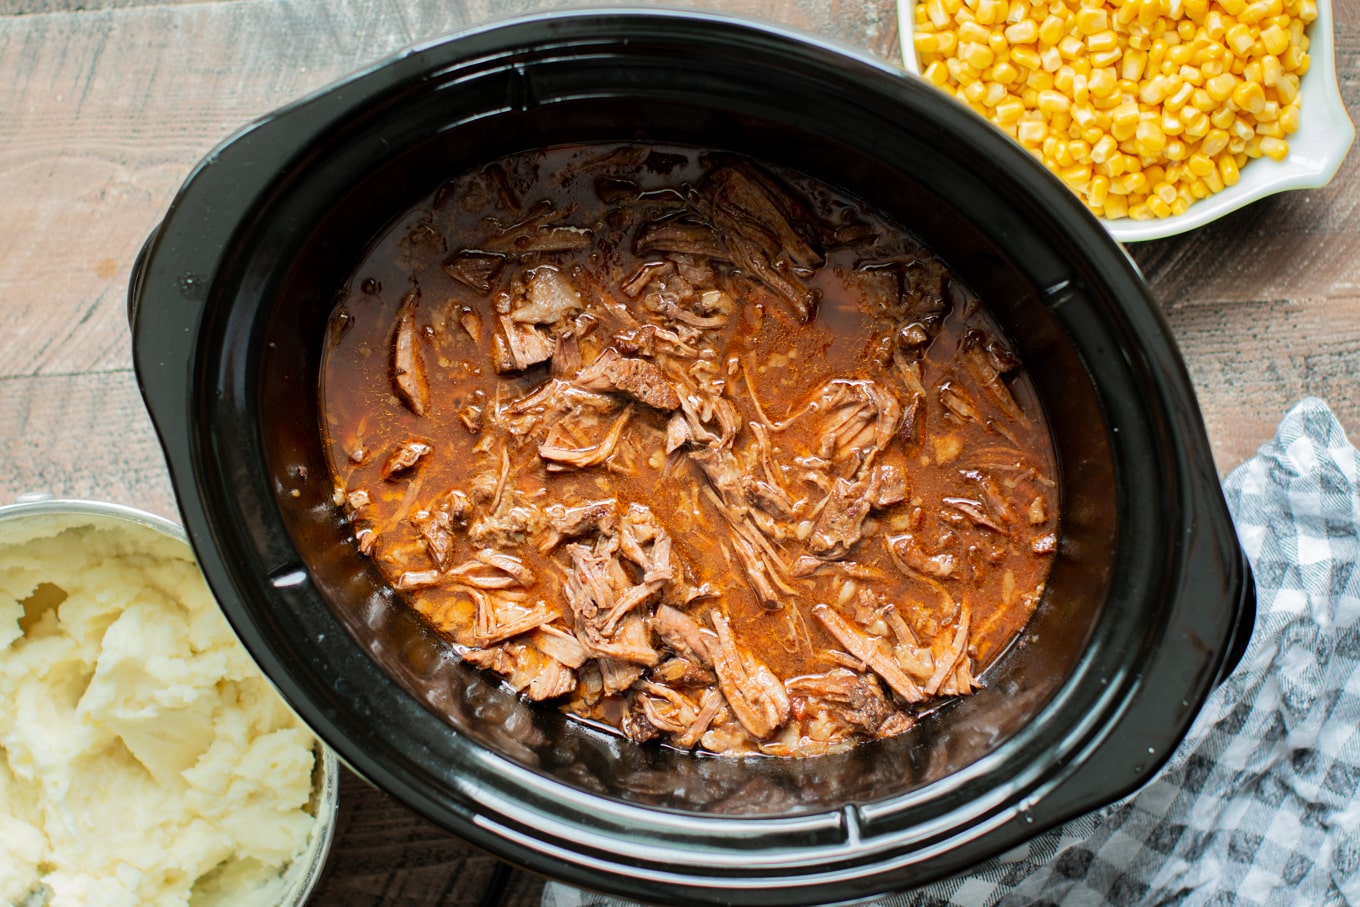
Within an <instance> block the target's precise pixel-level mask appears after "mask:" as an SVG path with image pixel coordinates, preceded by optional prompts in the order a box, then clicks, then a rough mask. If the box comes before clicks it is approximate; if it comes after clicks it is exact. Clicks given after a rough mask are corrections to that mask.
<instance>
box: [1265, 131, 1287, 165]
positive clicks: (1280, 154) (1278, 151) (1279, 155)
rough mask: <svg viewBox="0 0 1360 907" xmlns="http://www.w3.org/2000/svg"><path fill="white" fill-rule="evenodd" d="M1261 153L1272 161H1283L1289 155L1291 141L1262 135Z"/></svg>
mask: <svg viewBox="0 0 1360 907" xmlns="http://www.w3.org/2000/svg"><path fill="white" fill-rule="evenodd" d="M1261 153H1262V154H1264V155H1265V156H1266V157H1268V158H1270V159H1271V160H1272V161H1282V160H1284V159H1285V158H1286V157H1288V156H1289V143H1288V142H1286V141H1285V140H1284V139H1277V138H1273V137H1271V136H1262V138H1261Z"/></svg>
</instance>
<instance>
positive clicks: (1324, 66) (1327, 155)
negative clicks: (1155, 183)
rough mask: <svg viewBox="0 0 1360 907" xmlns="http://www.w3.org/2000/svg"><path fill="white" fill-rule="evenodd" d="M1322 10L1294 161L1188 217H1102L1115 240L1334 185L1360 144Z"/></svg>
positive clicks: (1162, 233)
mask: <svg viewBox="0 0 1360 907" xmlns="http://www.w3.org/2000/svg"><path fill="white" fill-rule="evenodd" d="M915 5H916V3H915V0H898V2H897V19H898V32H899V35H900V38H901V42H902V60H903V62H904V64H905V66H906V68H907V70H908V71H909V72H910V73H912V74H913V75H916V76H919V75H920V66H919V63H918V61H917V59H916V49H915V44H914V43H913V37H912V36H913V33H914V26H915V21H916V20H915V16H914V8H915ZM1317 9H1318V15H1317V19H1316V20H1314V21H1313V23H1312V24H1311V25H1309V26H1308V37H1309V39H1310V40H1309V47H1308V54H1309V57H1310V58H1311V60H1310V63H1309V69H1308V72H1307V73H1305V74H1304V76H1303V79H1302V80H1301V81H1300V83H1299V90H1300V94H1301V97H1302V99H1301V101H1300V107H1299V130H1298V132H1296V133H1295V134H1294V135H1291V136H1290V137H1289V155H1288V157H1286V158H1285V159H1284V160H1283V161H1272V160H1269V159H1267V158H1259V159H1257V160H1254V161H1249V162H1248V163H1247V165H1246V166H1245V167H1243V168H1242V178H1241V179H1240V180H1238V182H1237V185H1235V186H1230V187H1228V188H1226V189H1224V190H1223V191H1222V192H1218V193H1215V194H1213V195H1210V196H1209V197H1208V198H1204V199H1200V200H1199V201H1197V202H1195V203H1194V204H1193V205H1191V206H1190V208H1189V209H1188V210H1187V211H1186V212H1185V213H1184V214H1178V215H1173V216H1171V217H1162V218H1155V219H1153V220H1130V219H1128V218H1121V219H1119V220H1106V219H1105V218H1103V217H1102V218H1098V220H1100V222H1101V223H1102V224H1104V225H1105V229H1106V230H1108V231H1109V232H1110V235H1111V236H1113V237H1114V238H1115V239H1116V240H1118V241H1119V242H1125V243H1127V242H1142V241H1144V240H1149V239H1163V238H1165V237H1168V236H1175V235H1177V234H1179V233H1184V232H1186V231H1187V230H1193V229H1195V228H1197V227H1202V226H1204V225H1205V224H1207V223H1210V222H1211V221H1215V220H1218V219H1219V218H1220V217H1222V216H1223V215H1225V214H1228V213H1230V212H1232V211H1236V210H1237V209H1239V208H1243V207H1246V206H1247V205H1249V204H1251V203H1252V202H1254V201H1258V200H1259V199H1262V198H1265V197H1266V196H1268V195H1274V194H1275V193H1277V192H1287V191H1289V190H1291V189H1317V188H1319V187H1321V186H1325V185H1326V184H1327V183H1328V182H1330V181H1331V179H1332V177H1333V176H1335V175H1336V171H1337V169H1338V168H1339V167H1340V166H1341V162H1342V161H1343V160H1344V159H1345V157H1346V152H1347V151H1348V150H1349V149H1350V147H1351V143H1352V142H1353V141H1354V140H1355V126H1354V125H1353V124H1352V123H1351V119H1350V116H1349V115H1348V114H1347V113H1346V106H1345V104H1343V103H1342V101H1341V93H1340V91H1339V90H1338V88H1337V82H1336V53H1335V50H1334V48H1333V38H1332V35H1333V31H1332V4H1331V0H1317Z"/></svg>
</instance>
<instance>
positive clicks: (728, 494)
mask: <svg viewBox="0 0 1360 907" xmlns="http://www.w3.org/2000/svg"><path fill="white" fill-rule="evenodd" d="M985 302H986V301H985V300H978V299H976V297H975V296H974V295H973V294H972V293H971V292H970V291H969V290H968V289H967V288H966V287H964V286H963V285H962V284H961V283H959V282H958V281H957V280H956V279H955V278H954V277H953V275H951V273H950V272H949V270H948V268H947V267H946V265H945V264H944V263H943V262H941V261H939V260H938V259H936V258H935V257H934V256H932V255H931V253H930V252H929V251H928V250H926V249H925V248H923V247H922V246H921V244H920V243H919V242H918V241H917V240H916V239H915V238H914V237H913V236H912V235H911V234H910V233H909V232H907V231H906V230H904V229H902V228H901V227H900V226H898V225H895V224H893V223H891V222H889V221H888V220H886V219H885V218H883V217H882V216H881V215H879V214H877V213H876V212H875V211H874V210H873V209H872V208H870V207H868V206H867V205H865V204H864V203H862V202H859V201H857V200H855V199H851V198H847V197H844V196H842V195H840V194H837V193H836V192H835V191H833V190H832V189H830V188H829V187H827V186H825V185H823V184H820V183H816V182H814V181H811V180H809V179H806V178H804V177H801V176H799V175H797V174H792V173H786V172H777V171H774V170H772V169H769V168H764V167H762V166H761V165H759V164H758V163H755V162H751V161H749V160H744V159H741V158H737V157H734V156H730V155H723V154H716V153H707V152H700V151H696V150H693V149H686V148H652V147H644V146H622V147H613V146H611V147H594V146H573V147H567V148H556V149H549V150H547V151H544V152H537V153H533V154H526V155H520V156H517V157H513V158H509V159H506V160H504V161H500V162H497V163H495V164H493V165H489V166H487V167H485V168H482V169H479V170H477V171H474V172H472V173H468V174H463V175H461V176H459V177H458V178H456V179H453V180H451V181H449V182H448V183H446V184H444V185H443V186H441V187H440V188H439V189H438V190H437V191H436V192H434V193H433V194H432V195H431V196H430V197H429V198H428V199H427V200H425V201H424V202H423V203H422V204H420V205H418V206H417V207H416V208H414V209H413V210H412V211H410V212H409V213H408V214H407V215H406V216H404V217H403V218H402V219H401V220H400V221H399V222H398V223H396V224H395V225H393V226H392V227H391V228H390V229H389V230H388V231H387V232H386V233H385V234H384V235H383V236H382V237H381V239H380V240H379V241H378V242H376V243H375V245H374V246H373V248H372V250H371V252H370V254H369V255H368V256H367V257H366V259H365V260H364V261H363V262H362V263H360V265H359V266H358V267H357V268H356V269H354V271H353V272H352V274H351V275H350V278H349V280H348V282H347V284H346V290H345V293H344V295H343V298H342V299H341V301H340V302H339V303H338V305H337V308H336V310H335V312H334V315H333V317H332V320H331V324H330V328H329V330H330V334H329V336H328V338H327V346H326V357H325V362H324V367H323V377H322V386H321V389H320V393H321V403H322V412H323V417H324V420H325V423H324V425H323V426H322V430H323V431H324V433H325V436H326V439H327V443H328V450H329V455H330V460H331V464H332V468H333V473H334V478H335V482H336V500H337V501H338V502H341V503H343V504H344V506H345V507H346V509H347V511H348V512H349V513H350V516H351V520H352V523H353V526H354V528H355V538H356V542H357V546H358V548H359V550H360V551H361V552H362V553H363V555H364V556H367V557H370V558H372V559H373V561H374V563H375V564H376V565H377V567H378V568H379V570H380V571H381V572H382V574H383V575H384V576H385V577H386V578H387V579H388V581H389V582H390V583H392V585H393V586H394V587H395V588H396V589H397V590H398V591H399V592H400V593H401V595H402V596H403V598H404V600H405V601H407V602H408V603H409V604H410V606H411V607H413V608H414V609H416V610H417V611H418V612H419V613H420V614H421V615H422V616H423V617H424V618H425V620H426V621H427V622H428V623H429V624H430V626H431V627H432V628H433V629H434V630H436V631H437V632H438V633H440V634H441V635H442V636H444V637H445V638H446V639H447V640H448V641H449V642H450V643H451V644H452V645H453V646H454V648H455V649H456V650H457V651H458V652H459V653H460V655H462V656H463V657H464V658H465V659H467V660H469V661H472V662H473V663H475V664H479V665H481V666H483V667H486V668H488V669H489V670H493V671H495V672H497V673H499V674H501V675H502V676H503V677H504V678H505V679H506V681H507V682H508V683H509V684H510V685H511V686H512V687H514V688H515V689H516V690H518V691H520V692H522V693H523V694H524V695H526V696H528V697H530V698H533V699H542V700H546V701H551V702H553V703H556V704H558V705H559V706H560V707H562V708H564V709H566V710H568V711H569V712H571V713H572V714H575V715H578V716H580V717H582V718H584V719H587V720H590V721H595V722H601V723H604V724H606V725H609V726H611V727H615V728H617V729H618V730H619V731H620V732H621V733H623V734H625V735H626V736H628V737H630V738H632V739H635V740H639V741H651V740H657V741H660V742H663V743H667V744H670V745H674V746H680V747H684V748H699V749H706V750H710V751H713V752H718V753H731V754H743V753H750V752H757V751H758V752H764V753H768V754H773V755H811V754H816V753H819V752H826V751H828V750H831V749H836V748H840V747H844V746H847V745H851V744H853V743H855V742H858V741H860V740H864V739H872V738H874V737H882V736H890V735H893V734H897V733H902V732H904V731H906V730H907V729H909V728H910V727H911V726H912V724H913V721H914V717H915V716H916V715H918V714H920V713H921V712H922V711H924V710H926V709H929V708H932V707H934V706H935V705H937V704H938V703H939V702H940V701H941V700H942V699H944V698H947V697H949V696H953V695H966V694H967V693H968V692H970V691H971V690H972V689H973V688H974V686H975V685H976V683H977V679H976V677H977V674H978V673H980V672H981V671H982V670H983V669H984V668H985V667H986V666H987V665H988V664H989V663H990V662H991V661H992V660H993V659H994V658H995V657H996V656H997V654H998V653H1000V652H1001V651H1002V650H1003V649H1004V648H1005V646H1006V645H1007V644H1008V643H1009V641H1010V640H1011V639H1012V638H1013V637H1014V636H1015V635H1016V634H1017V633H1018V632H1019V631H1020V629H1021V628H1022V627H1023V626H1024V624H1025V622H1026V621H1027V620H1028V618H1029V616H1030V614H1031V613H1032V611H1033V608H1034V607H1035V604H1036V603H1037V601H1038V599H1039V597H1040V595H1041V593H1042V589H1043V584H1044V579H1045V577H1046V575H1047V571H1048V566H1049V563H1050V560H1051V558H1052V555H1053V552H1054V549H1055V547H1056V537H1057V526H1058V501H1057V499H1056V495H1057V492H1056V485H1055V483H1054V481H1053V479H1054V471H1055V465H1054V458H1053V453H1052V447H1051V442H1050V440H1049V437H1048V432H1047V427H1046V424H1045V421H1044V417H1043V413H1042V409H1041V407H1040V406H1039V403H1038V401H1037V399H1036V398H1035V396H1034V392H1033V389H1032V387H1031V386H1030V384H1029V382H1028V380H1027V379H1026V377H1025V376H1024V373H1023V371H1022V370H1021V368H1020V365H1019V363H1018V362H1017V361H1016V360H1015V357H1014V356H1013V354H1012V353H1011V352H1010V351H1009V349H1008V348H1007V345H1006V341H1005V338H1004V337H1003V336H1002V335H1001V333H1000V331H999V330H998V328H997V326H996V324H995V323H994V322H993V321H992V320H991V319H990V317H989V316H988V315H987V314H986V311H985Z"/></svg>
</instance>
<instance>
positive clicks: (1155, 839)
mask: <svg viewBox="0 0 1360 907" xmlns="http://www.w3.org/2000/svg"><path fill="white" fill-rule="evenodd" d="M1223 487H1224V492H1225V494H1226V496H1227V500H1228V506H1229V509H1230V510H1231V511H1232V514H1233V519H1234V523H1235V525H1236V527H1237V533H1238V536H1239V538H1240V539H1241V542H1242V546H1243V548H1244V549H1245V551H1246V554H1247V557H1248V559H1249V560H1250V561H1251V565H1252V568H1253V572H1254V574H1255V578H1256V586H1257V619H1256V627H1255V631H1254V632H1253V634H1252V638H1251V643H1250V645H1249V646H1248V648H1247V651H1246V654H1245V656H1244V657H1243V659H1242V661H1241V663H1240V664H1239V665H1238V667H1237V669H1236V670H1235V671H1234V672H1233V673H1232V675H1231V676H1229V677H1228V679H1227V680H1225V681H1224V682H1223V683H1222V684H1221V685H1220V686H1219V687H1218V688H1217V689H1216V690H1215V691H1214V692H1213V693H1212V694H1211V695H1210V697H1209V699H1208V701H1207V702H1206V703H1205V705H1204V708H1203V710H1202V711H1201V712H1200V714H1199V716H1198V718H1197V719H1196V721H1195V723H1194V725H1193V726H1192V727H1191V729H1190V732H1189V733H1188V735H1187V736H1186V738H1185V740H1184V741H1183V742H1182V743H1181V745H1180V747H1178V748H1177V750H1176V752H1175V754H1174V755H1173V756H1172V757H1171V759H1170V761H1169V762H1168V763H1167V764H1166V766H1164V767H1163V769H1162V770H1161V771H1160V772H1159V773H1158V774H1157V775H1156V777H1155V778H1154V779H1153V780H1152V781H1151V782H1149V783H1148V784H1147V785H1146V786H1145V787H1143V788H1141V789H1140V790H1139V791H1138V792H1136V793H1135V794H1133V795H1131V796H1129V797H1127V798H1125V799H1124V800H1121V801H1119V802H1118V803H1115V804H1113V805H1111V806H1109V807H1106V808H1104V809H1101V810H1098V811H1096V812H1094V813H1091V814H1088V815H1086V816H1083V817H1081V818H1079V819H1076V820H1073V821H1071V822H1069V823H1067V824H1065V825H1063V826H1060V827H1059V828H1056V829H1053V830H1051V831H1048V832H1046V833H1044V834H1041V835H1039V836H1038V837H1036V838H1034V839H1033V840H1031V841H1030V842H1029V843H1028V844H1026V845H1023V846H1021V847H1019V848H1017V849H1015V850H1012V851H1011V852H1009V853H1007V854H1004V855H1002V856H1001V857H998V858H995V859H993V860H990V861H988V862H987V863H984V864H982V865H980V866H978V867H977V868H976V869H974V870H973V871H972V872H970V873H968V874H966V875H962V876H957V877H955V878H952V879H949V880H947V881H944V882H940V883H937V884H934V885H930V886H928V887H925V888H921V889H917V890H914V891H911V892H905V893H902V894H897V895H893V896H890V897H887V898H884V899H882V900H880V901H878V902H876V904H877V905H879V907H955V905H959V907H962V905H968V907H975V905H987V907H990V905H1004V907H1018V905H1044V904H1054V905H1065V907H1066V905H1104V904H1113V905H1135V904H1136V905H1152V904H1176V905H1305V904H1306V905H1310V907H1318V905H1322V907H1326V905H1340V904H1349V905H1360V453H1357V451H1356V449H1355V448H1354V447H1352V446H1351V444H1350V442H1349V441H1347V439H1346V436H1345V433H1344V431H1343V430H1342V428H1341V426H1340V424H1339V423H1338V422H1337V421H1336V418H1335V417H1334V416H1333V415H1332V412H1331V410H1329V409H1328V408H1327V405H1326V404H1325V403H1323V402H1322V401H1321V400H1317V399H1313V398H1308V399H1305V400H1303V401H1301V402H1300V403H1298V404H1297V405H1296V406H1295V407H1294V408H1293V409H1292V410H1290V412H1289V413H1288V414H1287V415H1286V416H1285V418H1284V420H1283V421H1282V422H1281V423H1280V426H1279V430H1278V431H1277V433H1276V435H1275V438H1274V439H1273V440H1272V441H1270V442H1269V443H1267V444H1266V445H1264V446H1263V447H1262V448H1261V449H1260V451H1259V452H1258V453H1257V455H1256V456H1255V457H1253V458H1252V459H1251V460H1249V461H1247V462H1246V463H1243V464H1242V465H1241V466H1239V467H1238V468H1237V469H1235V470H1234V471H1233V472H1232V474H1231V475H1229V476H1228V478H1227V479H1226V480H1225V482H1224V485H1223ZM624 903H625V902H621V901H617V900H614V899H611V898H605V897H602V896H599V895H593V894H587V893H584V892H580V891H577V890H575V889H571V888H568V887H566V886H563V885H560V884H556V883H552V884H549V885H548V886H547V887H546V889H545V892H544V896H543V905H544V907H621V905H623V904H624Z"/></svg>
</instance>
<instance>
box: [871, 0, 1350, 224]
mask: <svg viewBox="0 0 1360 907" xmlns="http://www.w3.org/2000/svg"><path fill="white" fill-rule="evenodd" d="M898 14H899V30H900V33H901V40H902V56H903V60H904V62H905V65H906V67H907V69H908V70H909V71H911V72H913V73H915V74H916V75H918V76H920V77H921V78H923V79H925V80H926V81H927V82H930V83H931V84H933V85H935V86H936V87H938V88H940V89H941V90H942V91H945V92H947V93H949V94H952V95H954V96H955V97H956V98H958V100H959V101H961V102H962V103H964V104H966V105H967V106H968V107H970V108H972V109H973V110H974V111H975V112H976V113H978V114H979V115H981V116H983V117H985V118H986V119H988V120H989V121H991V122H992V123H993V124H994V125H995V126H997V127H998V128H1000V129H1001V130H1002V131H1003V132H1005V133H1007V134H1008V135H1010V136H1011V137H1012V138H1013V139H1015V140H1016V141H1017V142H1019V143H1020V144H1021V145H1022V146H1023V147H1024V148H1025V149H1026V150H1028V151H1029V152H1030V153H1031V154H1033V155H1034V156H1035V157H1036V158H1038V159H1039V160H1041V161H1042V162H1043V163H1044V164H1045V166H1047V167H1048V169H1050V170H1051V171H1053V173H1055V174H1056V175H1057V176H1058V178H1059V179H1061V180H1062V181H1063V183H1064V184H1066V185H1067V186H1068V188H1070V189H1071V190H1072V191H1073V192H1075V193H1076V194H1077V196H1078V197H1079V198H1081V200H1082V201H1083V202H1084V203H1085V204H1086V206H1087V208H1088V209H1089V210H1090V211H1091V212H1092V213H1093V214H1095V215H1096V216H1097V217H1098V218H1100V219H1101V221H1102V222H1103V223H1104V224H1105V226H1106V228H1107V229H1108V230H1109V232H1110V234H1111V235H1112V236H1113V237H1114V238H1115V239H1117V240H1119V241H1120V242H1135V241H1141V240H1149V239H1157V238H1161V237H1166V236H1173V235H1175V234H1178V233H1182V232H1184V231H1186V230H1191V229H1194V228H1196V227H1200V226H1203V225H1204V224H1207V223H1209V222H1210V221H1213V220H1216V219H1217V218H1219V217H1222V216H1223V215H1225V214H1227V213H1229V212H1230V211H1234V210H1236V209H1238V208H1241V207H1243V206H1244V205H1247V204H1249V203H1251V202H1253V201H1256V200H1258V199H1260V198H1264V197H1265V196H1267V195H1271V194H1273V193H1276V192H1283V191H1286V190H1289V189H1305V188H1316V187H1319V186H1323V185H1325V184H1326V183H1327V182H1328V181H1329V180H1330V179H1331V178H1332V176H1333V175H1334V174H1335V173H1336V171H1337V168H1338V167H1340V165H1341V161H1342V160H1343V159H1344V158H1345V156H1346V152H1347V150H1348V149H1349V148H1350V145H1351V143H1352V141H1353V140H1354V138H1355V127H1354V126H1353V125H1352V123H1351V121H1350V118H1349V116H1348V115H1347V113H1346V108H1345V106H1344V105H1343V104H1342V101H1341V96H1340V93H1339V91H1338V90H1337V83H1336V74H1335V66H1334V53H1333V48H1332V18H1331V2H1330V0H1049V2H1041V0H898Z"/></svg>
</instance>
